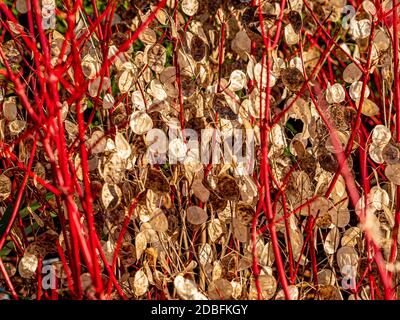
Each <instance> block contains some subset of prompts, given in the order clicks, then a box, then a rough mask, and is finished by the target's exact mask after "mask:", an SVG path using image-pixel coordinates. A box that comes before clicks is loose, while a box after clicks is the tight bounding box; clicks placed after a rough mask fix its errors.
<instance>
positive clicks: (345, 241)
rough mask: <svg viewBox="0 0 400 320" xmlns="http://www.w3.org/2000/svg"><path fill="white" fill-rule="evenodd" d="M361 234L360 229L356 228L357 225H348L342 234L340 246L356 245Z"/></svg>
mask: <svg viewBox="0 0 400 320" xmlns="http://www.w3.org/2000/svg"><path fill="white" fill-rule="evenodd" d="M361 234H362V231H361V230H360V228H358V227H350V228H349V229H347V230H346V231H345V232H344V234H343V237H342V239H341V246H342V247H345V246H350V247H354V246H356V244H357V241H358V240H359V239H360V237H361Z"/></svg>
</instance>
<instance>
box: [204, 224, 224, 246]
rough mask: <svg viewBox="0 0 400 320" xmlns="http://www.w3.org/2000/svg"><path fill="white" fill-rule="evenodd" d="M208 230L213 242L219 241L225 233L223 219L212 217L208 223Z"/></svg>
mask: <svg viewBox="0 0 400 320" xmlns="http://www.w3.org/2000/svg"><path fill="white" fill-rule="evenodd" d="M207 231H208V236H209V237H210V240H211V242H215V241H217V240H218V239H219V238H220V237H221V236H222V235H223V233H224V229H223V227H222V223H221V220H219V219H212V220H211V221H210V223H209V224H208V227H207Z"/></svg>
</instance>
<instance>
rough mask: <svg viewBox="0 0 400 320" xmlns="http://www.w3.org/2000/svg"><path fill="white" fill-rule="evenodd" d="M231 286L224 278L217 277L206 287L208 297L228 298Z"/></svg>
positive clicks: (230, 293) (230, 294) (216, 298)
mask: <svg viewBox="0 0 400 320" xmlns="http://www.w3.org/2000/svg"><path fill="white" fill-rule="evenodd" d="M232 293H233V288H232V285H231V283H230V282H229V281H228V280H226V279H217V280H215V281H213V282H211V283H210V285H209V287H208V297H209V298H210V299H212V300H229V299H231V298H232Z"/></svg>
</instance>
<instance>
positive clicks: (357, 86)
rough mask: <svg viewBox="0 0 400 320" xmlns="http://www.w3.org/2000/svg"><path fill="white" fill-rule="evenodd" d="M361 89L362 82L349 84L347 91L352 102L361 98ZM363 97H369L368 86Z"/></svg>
mask: <svg viewBox="0 0 400 320" xmlns="http://www.w3.org/2000/svg"><path fill="white" fill-rule="evenodd" d="M362 87H363V83H362V81H357V82H354V83H352V84H351V86H350V89H349V95H350V97H351V98H352V99H353V100H354V101H357V100H359V99H360V98H361V94H362ZM364 97H365V98H368V97H369V88H368V86H366V87H365V92H364Z"/></svg>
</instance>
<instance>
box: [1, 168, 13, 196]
mask: <svg viewBox="0 0 400 320" xmlns="http://www.w3.org/2000/svg"><path fill="white" fill-rule="evenodd" d="M10 194H11V180H10V178H9V177H7V176H6V175H5V174H1V175H0V200H5V199H7V198H8V197H9V195H10Z"/></svg>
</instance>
